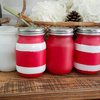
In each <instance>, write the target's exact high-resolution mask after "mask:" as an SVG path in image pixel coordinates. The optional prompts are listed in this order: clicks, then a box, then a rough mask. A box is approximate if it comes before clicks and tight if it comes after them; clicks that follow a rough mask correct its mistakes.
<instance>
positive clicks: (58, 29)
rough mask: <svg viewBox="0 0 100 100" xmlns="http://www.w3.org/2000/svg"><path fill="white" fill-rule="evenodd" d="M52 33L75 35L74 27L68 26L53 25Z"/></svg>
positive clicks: (50, 30)
mask: <svg viewBox="0 0 100 100" xmlns="http://www.w3.org/2000/svg"><path fill="white" fill-rule="evenodd" d="M49 34H51V35H73V29H72V28H68V27H51V28H49Z"/></svg>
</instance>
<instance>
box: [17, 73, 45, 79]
mask: <svg viewBox="0 0 100 100" xmlns="http://www.w3.org/2000/svg"><path fill="white" fill-rule="evenodd" d="M18 73H19V72H18ZM43 73H44V72H42V73H39V74H22V73H19V74H20V75H21V76H23V77H28V78H32V77H38V76H40V75H42V74H43Z"/></svg>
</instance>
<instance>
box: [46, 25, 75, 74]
mask: <svg viewBox="0 0 100 100" xmlns="http://www.w3.org/2000/svg"><path fill="white" fill-rule="evenodd" d="M72 36H73V29H70V28H58V27H56V28H50V29H49V39H48V40H47V43H46V46H47V50H46V51H47V58H46V65H47V70H48V71H49V72H51V73H52V74H57V75H63V74H67V73H69V72H70V71H71V70H72V68H73V60H74V58H73V57H74V41H73V39H72Z"/></svg>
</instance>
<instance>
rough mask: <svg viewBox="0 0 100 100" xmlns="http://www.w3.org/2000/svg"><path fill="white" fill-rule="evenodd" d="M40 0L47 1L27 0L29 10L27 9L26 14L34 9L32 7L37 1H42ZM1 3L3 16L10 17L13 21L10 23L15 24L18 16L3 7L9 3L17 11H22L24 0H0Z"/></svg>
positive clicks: (38, 0)
mask: <svg viewBox="0 0 100 100" xmlns="http://www.w3.org/2000/svg"><path fill="white" fill-rule="evenodd" d="M40 1H45V0H27V10H26V11H25V15H27V16H28V15H29V14H30V12H31V10H32V7H34V6H35V5H36V3H37V2H40ZM0 4H1V6H2V13H3V17H10V18H11V22H10V23H9V24H10V25H15V24H16V21H17V18H16V17H15V16H13V15H12V14H10V13H9V12H7V11H5V10H4V9H3V6H4V5H7V6H9V7H11V8H13V9H14V10H16V11H18V12H21V10H22V7H23V0H0ZM5 25H6V24H5ZM7 25H8V24H7Z"/></svg>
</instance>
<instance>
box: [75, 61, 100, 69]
mask: <svg viewBox="0 0 100 100" xmlns="http://www.w3.org/2000/svg"><path fill="white" fill-rule="evenodd" d="M74 67H75V68H77V69H79V70H82V71H99V70H100V65H94V66H92V65H84V64H79V63H76V62H74Z"/></svg>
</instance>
